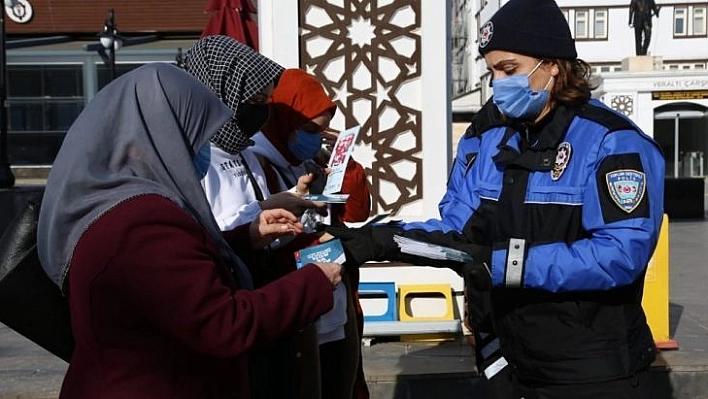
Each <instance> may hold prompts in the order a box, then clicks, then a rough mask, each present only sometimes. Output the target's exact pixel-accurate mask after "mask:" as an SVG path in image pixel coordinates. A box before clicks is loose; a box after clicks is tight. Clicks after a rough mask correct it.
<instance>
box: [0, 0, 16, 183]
mask: <svg viewBox="0 0 708 399" xmlns="http://www.w3.org/2000/svg"><path fill="white" fill-rule="evenodd" d="M14 4H15V2H14V1H13V0H5V1H4V4H3V9H2V10H0V46H1V47H2V48H0V188H10V187H12V186H14V185H15V175H13V174H12V169H10V161H9V159H8V157H7V131H8V120H7V104H6V102H7V71H6V68H5V67H6V64H7V63H6V60H5V49H6V44H7V43H6V40H5V7H12V6H14Z"/></svg>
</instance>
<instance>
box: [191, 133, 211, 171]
mask: <svg viewBox="0 0 708 399" xmlns="http://www.w3.org/2000/svg"><path fill="white" fill-rule="evenodd" d="M192 162H194V169H195V170H196V171H197V178H198V179H199V180H202V179H203V178H204V176H206V174H207V171H208V170H209V163H211V146H210V145H209V142H208V141H207V142H206V144H204V145H203V146H202V147H201V148H200V149H199V151H197V154H196V155H194V159H193V160H192Z"/></svg>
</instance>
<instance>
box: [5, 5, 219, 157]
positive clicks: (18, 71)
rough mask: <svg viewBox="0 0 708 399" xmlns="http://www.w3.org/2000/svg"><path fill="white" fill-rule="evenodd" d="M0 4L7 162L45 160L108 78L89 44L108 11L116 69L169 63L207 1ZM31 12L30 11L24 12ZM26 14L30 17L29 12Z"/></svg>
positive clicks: (195, 28) (193, 33)
mask: <svg viewBox="0 0 708 399" xmlns="http://www.w3.org/2000/svg"><path fill="white" fill-rule="evenodd" d="M18 4H19V5H18V6H17V7H18V8H16V9H13V8H9V7H5V15H6V18H5V30H6V36H7V37H6V42H5V45H6V71H7V104H8V116H9V127H8V131H9V132H8V156H9V159H10V163H11V164H12V165H13V166H23V165H50V164H51V163H52V162H53V160H54V157H55V156H56V153H57V151H58V149H59V146H60V145H61V142H62V140H63V137H64V134H65V133H66V130H67V129H68V128H69V126H70V125H71V124H72V123H73V121H74V119H75V118H76V116H78V114H79V113H80V112H81V110H82V109H83V107H84V105H85V104H86V103H87V102H88V101H90V100H91V98H92V97H93V95H94V94H95V93H96V92H97V91H98V90H99V89H100V88H101V87H103V86H104V85H105V84H107V83H108V82H109V81H110V79H111V68H110V65H109V63H107V62H105V61H104V60H103V59H102V58H101V56H100V55H99V53H98V52H97V51H95V50H94V48H95V47H96V45H97V44H98V43H99V38H98V35H97V34H98V33H99V32H101V31H102V30H103V29H104V22H106V19H107V15H108V12H109V10H110V9H113V10H114V22H115V25H116V28H117V31H118V34H119V35H121V36H122V43H123V47H122V48H120V49H118V50H117V51H116V52H115V58H114V61H115V73H116V75H120V74H121V73H124V72H126V71H129V70H131V69H133V68H136V67H138V66H140V65H143V64H145V63H148V62H155V61H163V62H175V58H176V57H177V55H178V52H179V49H186V48H188V47H190V46H191V45H192V44H193V43H194V41H195V40H197V39H198V38H199V35H200V34H201V31H202V29H203V28H204V26H205V25H206V23H207V21H208V18H209V16H210V15H209V13H207V12H206V11H205V4H206V2H198V1H197V2H173V1H169V0H151V1H148V2H145V1H121V2H116V1H109V0H96V1H91V2H90V4H89V3H87V2H86V1H82V0H26V1H22V2H19V3H18ZM28 12H31V14H27V13H28ZM27 16H31V17H30V18H28V17H27Z"/></svg>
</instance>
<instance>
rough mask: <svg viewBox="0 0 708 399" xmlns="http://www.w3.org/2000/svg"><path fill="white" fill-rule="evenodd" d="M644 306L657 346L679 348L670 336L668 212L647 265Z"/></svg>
mask: <svg viewBox="0 0 708 399" xmlns="http://www.w3.org/2000/svg"><path fill="white" fill-rule="evenodd" d="M642 307H643V308H644V313H646V315H647V322H648V323H649V328H650V329H651V333H652V335H653V336H654V343H655V344H656V347H657V348H659V349H678V342H676V341H674V340H673V339H671V337H669V217H668V216H667V215H666V214H664V218H663V220H662V222H661V230H660V231H659V242H658V243H657V245H656V249H655V250H654V255H653V256H652V257H651V259H650V260H649V265H648V266H647V274H646V278H645V279H644V298H643V299H642Z"/></svg>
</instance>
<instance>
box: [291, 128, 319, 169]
mask: <svg viewBox="0 0 708 399" xmlns="http://www.w3.org/2000/svg"><path fill="white" fill-rule="evenodd" d="M320 148H322V135H321V134H320V133H311V132H306V131H304V130H296V131H295V140H293V141H289V142H288V149H289V150H290V152H292V153H293V155H295V158H297V159H299V160H300V161H307V160H308V159H312V158H314V157H315V156H316V155H317V153H318V152H319V151H320Z"/></svg>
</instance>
